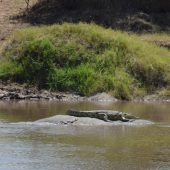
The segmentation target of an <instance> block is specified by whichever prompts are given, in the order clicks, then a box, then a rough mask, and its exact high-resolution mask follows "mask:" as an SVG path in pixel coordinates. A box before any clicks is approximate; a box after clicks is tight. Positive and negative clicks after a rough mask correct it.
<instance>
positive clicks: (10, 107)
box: [0, 101, 170, 170]
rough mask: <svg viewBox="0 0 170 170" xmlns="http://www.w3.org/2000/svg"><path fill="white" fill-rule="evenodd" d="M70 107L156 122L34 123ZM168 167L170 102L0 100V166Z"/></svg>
mask: <svg viewBox="0 0 170 170" xmlns="http://www.w3.org/2000/svg"><path fill="white" fill-rule="evenodd" d="M68 109H81V110H92V109H113V110H119V111H124V112H129V113H132V114H134V115H136V116H139V117H140V118H142V119H146V120H150V121H153V122H155V124H154V125H148V126H142V127H141V126H140V127H134V126H125V125H119V126H115V127H103V126H101V127H100V126H99V127H87V126H79V127H78V126H62V127H61V126H57V125H54V124H48V123H44V124H43V123H42V124H36V123H33V121H35V120H39V119H41V118H45V117H50V116H53V115H57V114H64V113H65V112H66V110H68ZM38 169H41V170H114V169H116V170H133V169H134V170H145V169H148V170H156V169H159V170H160V169H161V170H169V169H170V103H132V102H120V103H119V102H118V103H88V102H79V103H78V102H77V103H76V102H74V103H65V102H36V101H35V102H33V101H32V102H24V101H20V102H0V170H38Z"/></svg>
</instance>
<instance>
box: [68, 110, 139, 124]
mask: <svg viewBox="0 0 170 170" xmlns="http://www.w3.org/2000/svg"><path fill="white" fill-rule="evenodd" d="M66 114H67V115H70V116H75V117H90V118H96V119H100V120H103V121H106V122H112V121H122V122H129V121H134V120H136V119H139V118H138V117H136V116H133V115H131V114H128V113H124V112H119V111H113V110H92V111H78V110H68V111H67V112H66Z"/></svg>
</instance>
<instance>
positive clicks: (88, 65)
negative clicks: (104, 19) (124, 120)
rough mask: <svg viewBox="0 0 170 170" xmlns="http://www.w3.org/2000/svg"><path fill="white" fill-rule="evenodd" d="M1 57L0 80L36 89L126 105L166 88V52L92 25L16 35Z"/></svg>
mask: <svg viewBox="0 0 170 170" xmlns="http://www.w3.org/2000/svg"><path fill="white" fill-rule="evenodd" d="M2 56H3V58H2V59H1V62H0V79H12V80H13V81H18V82H23V83H25V82H26V83H29V84H33V85H37V86H38V87H39V88H46V89H51V90H59V91H65V92H66V91H69V92H75V93H78V94H81V95H92V94H95V93H97V92H103V91H105V92H110V93H112V94H113V95H114V96H115V97H117V98H120V99H126V100H129V99H132V98H133V97H137V96H143V95H146V94H149V93H154V92H158V91H161V90H162V89H168V87H169V86H170V51H168V50H167V49H164V48H161V47H158V46H156V45H153V44H149V43H146V42H143V41H142V40H141V37H138V36H136V35H128V34H127V33H124V32H120V31H113V30H111V29H104V28H103V27H100V26H97V25H94V24H83V23H79V24H63V25H53V26H43V27H34V28H28V29H22V30H19V31H17V32H14V33H13V34H12V35H11V37H10V38H9V41H8V44H7V46H6V48H5V49H4V51H3V53H2ZM164 91H165V90H164Z"/></svg>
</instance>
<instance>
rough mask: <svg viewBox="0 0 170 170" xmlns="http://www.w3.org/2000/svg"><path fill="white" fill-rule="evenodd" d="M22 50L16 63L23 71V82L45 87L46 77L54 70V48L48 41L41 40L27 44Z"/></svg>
mask: <svg viewBox="0 0 170 170" xmlns="http://www.w3.org/2000/svg"><path fill="white" fill-rule="evenodd" d="M22 50H23V51H22V52H21V54H20V56H19V57H18V58H16V62H17V63H18V64H19V65H21V67H22V69H23V72H22V75H23V77H24V79H25V80H24V81H28V82H29V83H32V84H36V85H38V87H40V88H45V87H47V82H48V76H49V74H50V73H51V72H53V69H54V64H53V59H54V58H55V57H54V56H55V47H54V46H53V45H52V43H51V42H50V41H49V40H48V39H43V40H33V41H31V42H29V43H28V44H27V45H26V46H25V47H24V48H23V49H22Z"/></svg>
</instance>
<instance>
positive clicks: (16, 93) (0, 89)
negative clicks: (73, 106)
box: [0, 82, 170, 102]
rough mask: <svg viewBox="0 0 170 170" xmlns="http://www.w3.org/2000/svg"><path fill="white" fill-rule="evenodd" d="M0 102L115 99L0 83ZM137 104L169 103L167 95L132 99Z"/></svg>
mask: <svg viewBox="0 0 170 170" xmlns="http://www.w3.org/2000/svg"><path fill="white" fill-rule="evenodd" d="M0 100H49V101H50V100H54V101H71V102H74V101H96V102H117V101H119V100H118V99H117V98H115V97H113V96H112V95H111V94H109V93H104V92H103V93H97V94H95V95H93V96H90V97H87V96H81V95H78V94H74V93H69V92H68V93H64V92H52V91H50V90H38V89H37V88H36V87H33V86H28V85H26V84H25V85H20V84H16V83H10V84H4V83H2V82H1V83H0ZM132 101H137V102H139V101H140V102H170V96H169V95H167V96H165V95H162V96H161V95H156V94H153V95H147V96H144V97H139V98H134V99H132Z"/></svg>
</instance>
